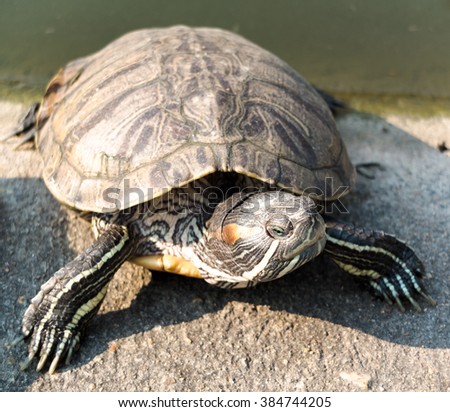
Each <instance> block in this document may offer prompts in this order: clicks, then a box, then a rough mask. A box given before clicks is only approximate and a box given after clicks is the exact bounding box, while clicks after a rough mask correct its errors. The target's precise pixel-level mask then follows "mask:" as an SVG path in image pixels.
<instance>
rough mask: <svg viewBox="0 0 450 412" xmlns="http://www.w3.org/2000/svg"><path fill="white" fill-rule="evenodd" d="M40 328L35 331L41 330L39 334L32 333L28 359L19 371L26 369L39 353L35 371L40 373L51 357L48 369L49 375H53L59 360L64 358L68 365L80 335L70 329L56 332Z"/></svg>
mask: <svg viewBox="0 0 450 412" xmlns="http://www.w3.org/2000/svg"><path fill="white" fill-rule="evenodd" d="M40 326H41V325H39V327H38V328H37V330H38V331H39V330H41V333H36V332H35V333H33V336H32V341H31V343H30V351H29V354H28V359H27V360H26V361H25V362H24V363H23V364H22V365H21V369H22V370H25V369H27V368H28V367H29V366H30V364H31V362H32V361H33V360H34V358H36V357H37V354H38V353H39V355H38V356H39V360H38V364H37V366H36V371H37V372H39V371H41V370H42V369H43V368H44V367H45V365H46V363H47V361H48V360H49V359H51V358H52V356H53V359H52V361H51V364H50V366H49V369H48V371H49V373H50V374H53V373H55V371H56V369H57V368H58V365H59V363H60V361H61V359H63V358H64V357H65V358H66V365H67V364H69V363H70V360H71V359H72V355H73V353H74V352H75V351H76V349H77V348H78V345H79V342H80V333H79V332H78V333H74V332H73V331H72V330H70V329H65V330H57V329H56V328H52V329H50V330H45V329H44V328H42V327H40Z"/></svg>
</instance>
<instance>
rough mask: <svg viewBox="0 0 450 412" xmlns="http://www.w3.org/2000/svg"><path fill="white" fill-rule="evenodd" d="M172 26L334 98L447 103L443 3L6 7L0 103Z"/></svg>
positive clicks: (148, 0) (2, 10) (156, 0)
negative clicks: (221, 37) (252, 45)
mask: <svg viewBox="0 0 450 412" xmlns="http://www.w3.org/2000/svg"><path fill="white" fill-rule="evenodd" d="M173 24H188V25H201V26H218V27H223V28H226V29H229V30H233V31H235V32H238V33H240V34H242V35H244V36H246V37H248V38H249V39H251V40H253V41H255V42H257V43H258V44H260V45H262V46H263V47H265V48H267V49H269V50H271V51H272V52H274V53H276V54H278V55H279V56H280V57H282V58H283V59H285V60H286V61H287V62H288V63H290V64H291V65H292V66H294V67H295V68H296V69H298V70H299V71H300V72H301V73H302V74H303V75H304V76H305V77H306V78H308V79H309V80H310V81H312V82H314V83H316V84H317V85H319V86H320V87H322V88H325V89H328V90H329V91H331V92H334V93H340V94H349V95H353V96H354V95H358V96H374V95H377V96H380V95H382V96H416V97H419V98H422V99H425V100H427V99H428V100H427V102H428V103H429V100H430V99H434V100H436V99H437V100H438V101H441V100H442V99H443V100H444V101H447V102H448V100H447V99H450V70H449V68H450V53H448V47H449V44H450V3H449V2H448V1H446V0H394V1H392V0H379V1H376V2H370V1H366V0H320V1H318V0H278V1H276V2H273V1H271V0H246V1H241V0H228V1H226V2H224V1H220V0H190V1H185V0H171V1H164V0H134V1H133V2H126V1H121V0H108V1H100V0H78V1H76V2H75V1H70V0H40V1H39V2H30V1H27V0H2V1H1V3H0V55H1V56H2V57H1V59H0V97H1V96H3V97H5V95H7V96H8V97H12V96H16V97H17V95H18V94H21V95H22V96H23V95H24V94H27V93H28V99H30V98H31V96H30V93H29V92H30V91H31V92H33V91H34V95H33V98H35V96H39V95H40V94H41V93H42V88H43V87H44V86H45V84H46V83H47V81H48V80H49V78H50V77H51V76H52V74H53V73H54V72H55V71H56V70H57V69H58V68H59V67H60V66H62V65H63V64H64V63H66V62H67V61H69V60H71V59H74V58H76V57H79V56H83V55H85V54H88V53H91V52H93V51H95V50H97V49H98V48H100V47H102V46H103V45H105V44H106V43H108V42H109V41H111V40H112V39H114V38H116V37H118V36H120V35H121V34H123V33H124V32H127V31H129V30H134V29H138V28H142V27H157V26H168V25H173ZM20 92H22V93H20ZM441 103H442V101H441Z"/></svg>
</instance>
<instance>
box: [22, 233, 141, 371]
mask: <svg viewBox="0 0 450 412" xmlns="http://www.w3.org/2000/svg"><path fill="white" fill-rule="evenodd" d="M133 251H134V242H133V241H132V239H130V238H129V235H128V229H127V228H126V227H125V226H121V225H117V224H108V226H107V227H106V228H105V230H104V231H103V233H101V234H100V236H99V237H98V238H97V239H96V240H95V241H94V243H93V244H92V245H91V246H90V247H88V248H87V249H86V250H85V251H84V252H83V253H81V254H80V255H79V256H78V257H76V258H75V259H74V260H73V261H72V262H70V263H68V264H67V265H66V266H64V267H63V268H62V269H60V270H58V271H57V272H56V273H55V274H54V275H53V277H51V278H50V279H49V280H48V281H47V282H46V283H45V284H44V285H42V287H41V290H40V291H39V293H38V294H37V295H36V296H35V297H34V298H33V299H32V301H31V304H30V306H29V307H28V309H27V310H26V312H25V315H24V317H23V321H22V332H23V334H24V336H25V337H31V341H30V345H29V355H28V361H27V362H26V363H25V364H24V365H23V368H26V367H27V366H28V365H29V364H30V363H31V361H32V360H33V359H34V358H35V357H39V362H38V365H37V368H36V369H37V370H38V371H39V370H41V369H42V368H43V367H44V366H45V364H46V362H47V360H49V359H52V362H51V364H50V367H49V372H50V373H53V372H54V371H55V370H56V368H57V367H58V363H59V362H60V360H62V359H64V358H65V360H66V363H68V362H70V358H71V356H72V354H73V352H75V351H76V349H77V348H78V345H79V342H80V338H81V334H82V333H83V331H84V329H85V327H86V325H87V323H88V322H89V320H90V319H91V318H92V317H93V316H94V315H95V314H96V313H97V311H98V309H99V307H100V305H101V303H102V301H103V298H104V297H105V295H106V291H107V288H108V285H109V282H110V280H111V279H112V277H113V275H114V273H115V272H116V271H117V270H118V268H119V267H120V265H121V264H122V263H123V262H124V261H125V260H126V259H128V257H129V256H131V255H132V253H133Z"/></svg>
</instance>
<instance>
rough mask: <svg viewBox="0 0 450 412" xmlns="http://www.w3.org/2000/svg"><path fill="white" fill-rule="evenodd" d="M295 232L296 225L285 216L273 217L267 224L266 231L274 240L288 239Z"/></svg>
mask: <svg viewBox="0 0 450 412" xmlns="http://www.w3.org/2000/svg"><path fill="white" fill-rule="evenodd" d="M293 230H294V225H293V224H292V222H291V220H290V219H289V218H288V217H287V216H285V215H281V216H274V217H271V218H270V219H269V220H268V221H267V223H266V231H267V233H268V234H269V236H270V237H272V238H274V239H283V238H286V237H288V236H289V235H290V234H291V233H292V231H293Z"/></svg>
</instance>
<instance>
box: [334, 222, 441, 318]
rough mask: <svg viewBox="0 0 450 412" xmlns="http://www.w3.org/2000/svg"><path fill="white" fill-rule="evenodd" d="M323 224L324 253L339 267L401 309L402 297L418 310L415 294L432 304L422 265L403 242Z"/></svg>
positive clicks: (375, 233) (356, 229)
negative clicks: (424, 283)
mask: <svg viewBox="0 0 450 412" xmlns="http://www.w3.org/2000/svg"><path fill="white" fill-rule="evenodd" d="M326 225H327V229H326V232H327V244H326V246H325V252H326V253H327V254H328V255H329V256H330V257H331V258H332V259H333V260H334V261H335V262H336V263H337V264H338V266H339V267H340V268H341V269H343V270H344V271H346V272H347V273H350V274H351V275H354V276H357V277H358V278H360V279H364V280H367V281H368V284H369V285H370V286H371V287H372V289H373V290H374V291H375V293H376V294H378V295H380V296H382V297H384V299H385V300H386V301H387V302H389V303H391V304H392V303H395V304H396V305H397V306H398V307H399V308H400V310H401V311H404V310H405V308H404V306H403V301H405V300H406V301H409V302H410V303H411V304H412V306H413V307H414V308H415V309H416V310H417V311H421V307H420V305H419V303H418V302H417V300H416V297H417V296H422V297H423V298H424V299H425V300H426V301H427V302H428V303H429V304H432V305H434V304H435V303H436V302H435V301H434V300H433V299H432V298H431V297H430V296H429V295H428V294H427V292H426V290H425V288H424V286H423V283H422V278H423V277H424V276H425V268H424V265H423V263H422V262H421V260H420V259H419V258H418V257H417V255H416V254H415V252H414V251H413V250H412V249H411V248H410V247H409V246H408V245H407V244H405V243H404V242H402V241H400V240H398V239H397V238H395V237H394V236H391V235H388V234H385V233H384V232H382V231H375V230H368V229H362V228H356V227H354V226H352V225H349V224H344V223H338V222H335V221H327V222H326Z"/></svg>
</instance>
